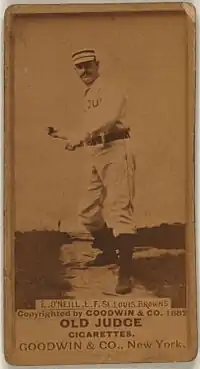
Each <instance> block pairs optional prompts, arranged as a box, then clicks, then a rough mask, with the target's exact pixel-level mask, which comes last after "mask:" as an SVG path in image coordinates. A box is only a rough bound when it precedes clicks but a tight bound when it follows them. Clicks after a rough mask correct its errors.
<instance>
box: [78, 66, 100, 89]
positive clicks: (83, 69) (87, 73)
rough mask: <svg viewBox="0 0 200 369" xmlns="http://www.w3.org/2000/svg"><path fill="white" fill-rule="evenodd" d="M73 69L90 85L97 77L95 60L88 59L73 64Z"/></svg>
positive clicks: (97, 68) (97, 67)
mask: <svg viewBox="0 0 200 369" xmlns="http://www.w3.org/2000/svg"><path fill="white" fill-rule="evenodd" d="M75 70H76V72H77V73H78V75H79V77H80V78H81V80H82V81H83V82H84V83H85V84H86V85H87V86H90V85H91V84H92V83H93V82H94V81H95V80H96V78H97V77H98V75H99V74H98V71H99V63H98V62H97V61H96V60H90V61H86V62H82V63H79V64H75Z"/></svg>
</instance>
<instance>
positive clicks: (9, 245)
mask: <svg viewBox="0 0 200 369" xmlns="http://www.w3.org/2000/svg"><path fill="white" fill-rule="evenodd" d="M12 21H13V14H12V13H11V12H8V13H7V14H6V17H5V21H4V326H5V329H4V355H5V359H6V361H7V362H9V360H10V359H11V357H12V352H13V351H14V349H13V348H14V347H15V318H14V268H13V265H14V229H15V227H14V210H15V205H14V181H13V179H14V165H13V164H14V157H13V155H14V147H13V143H14V141H13V124H14V120H13V92H14V91H13V70H14V69H13V68H12V60H13V59H12V57H11V56H12V52H13V50H12V48H13V42H12V32H11V29H12Z"/></svg>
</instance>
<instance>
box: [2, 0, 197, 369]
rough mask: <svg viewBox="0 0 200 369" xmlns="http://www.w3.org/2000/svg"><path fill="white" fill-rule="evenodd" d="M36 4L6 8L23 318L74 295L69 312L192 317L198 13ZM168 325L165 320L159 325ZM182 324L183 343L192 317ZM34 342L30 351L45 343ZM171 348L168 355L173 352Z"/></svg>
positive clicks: (17, 304)
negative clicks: (191, 119) (193, 67)
mask: <svg viewBox="0 0 200 369" xmlns="http://www.w3.org/2000/svg"><path fill="white" fill-rule="evenodd" d="M168 5H169V4H168ZM61 7H62V6H61ZM146 7H147V6H146ZM148 7H150V5H148ZM36 8H37V6H36V7H35V8H34V6H33V7H32V10H31V11H29V8H28V6H27V7H26V6H25V7H24V8H23V6H22V7H21V8H20V7H17V6H16V8H15V7H13V9H12V8H11V10H10V11H11V13H12V12H13V13H14V16H13V14H12V17H11V18H12V22H10V23H9V27H10V33H11V36H10V37H11V38H10V46H9V53H10V54H9V55H13V58H12V61H10V64H9V65H10V71H11V72H10V73H11V77H10V78H11V82H10V83H11V84H12V87H10V88H11V89H10V90H9V91H11V92H10V94H12V98H11V100H12V127H11V128H10V130H11V131H10V132H12V133H11V136H10V137H11V141H10V145H11V146H12V150H11V151H12V152H11V154H10V157H11V158H12V175H11V181H12V196H13V197H12V199H13V202H12V203H11V208H12V231H14V233H13V240H14V242H13V264H12V265H13V270H14V274H13V281H14V287H13V288H14V289H13V299H14V311H15V313H16V314H18V315H17V319H18V320H19V321H21V320H23V319H21V320H20V318H21V317H26V315H24V316H23V314H22V312H23V311H25V312H26V314H27V317H28V316H29V315H30V313H29V311H36V312H37V309H38V303H40V308H41V307H42V308H44V307H46V308H47V306H48V308H49V309H50V308H53V307H54V302H55V301H57V302H56V304H57V305H56V306H57V308H63V306H64V305H62V303H63V302H65V303H64V304H68V302H69V305H65V307H66V306H68V307H70V308H71V309H74V308H77V307H78V306H79V305H77V304H78V302H77V301H84V307H86V305H87V303H89V304H90V300H95V301H99V302H100V305H99V308H100V307H102V306H104V305H105V306H107V307H111V305H110V304H113V305H112V308H113V307H114V306H118V307H119V306H120V302H121V301H126V304H127V305H123V304H124V303H123V304H122V306H124V307H125V306H126V307H130V306H133V305H130V304H131V303H132V304H133V301H140V304H141V301H146V304H147V305H145V303H144V305H143V307H147V306H148V301H162V303H158V304H157V303H155V305H154V306H155V307H157V308H158V307H159V308H160V307H164V306H165V304H168V303H169V305H168V307H170V309H172V310H168V312H167V313H166V314H168V315H169V316H170V317H171V316H172V315H173V314H174V315H177V316H179V313H171V311H176V312H177V311H181V313H180V315H182V316H183V315H185V314H186V313H185V311H186V309H187V307H188V304H187V283H188V282H187V281H188V279H187V275H188V274H187V273H188V271H187V270H188V269H187V258H188V257H189V256H188V255H189V254H187V252H188V251H187V250H188V248H187V242H188V238H187V237H188V236H187V232H188V225H189V222H190V220H189V219H191V218H190V216H192V215H191V212H192V206H193V203H192V201H191V196H190V195H188V191H189V190H188V188H189V186H190V185H188V181H189V180H190V179H189V178H193V172H192V167H190V169H188V155H189V154H188V153H189V150H190V147H189V146H188V145H189V144H188V142H189V138H188V137H191V135H192V129H193V128H192V123H191V124H190V125H189V123H188V113H187V111H188V110H187V106H188V105H187V104H188V86H189V83H188V47H189V46H188V37H189V36H188V34H189V31H188V27H192V25H193V24H194V19H192V17H194V13H193V11H194V9H193V8H191V7H190V6H189V5H188V7H187V5H185V7H184V4H178V3H177V4H176V6H175V4H173V5H171V8H170V5H169V9H167V8H166V9H164V5H163V7H161V8H162V9H160V10H159V9H158V10H156V8H155V10H153V11H150V10H149V9H146V10H145V6H144V9H143V8H142V7H141V11H133V12H131V11H128V10H127V11H126V7H125V10H124V11H123V10H122V11H120V10H119V9H118V10H117V11H116V12H115V9H113V10H112V9H110V10H108V9H107V11H105V12H103V11H102V10H99V11H97V12H94V11H92V10H91V11H90V10H88V9H89V7H88V8H87V7H86V8H85V10H84V11H83V12H78V11H77V8H76V7H75V11H73V9H72V10H71V11H70V10H69V11H68V12H65V10H62V11H61V10H60V8H59V6H57V9H58V8H59V9H58V11H55V12H53V11H50V12H48V10H46V11H45V10H44V9H42V6H41V9H40V7H38V8H37V9H36ZM108 8H109V6H108ZM111 8H112V7H111ZM158 8H159V6H158ZM38 9H39V10H38ZM123 9H124V8H123ZM153 9H154V8H153ZM189 23H191V25H189V26H188V24H189ZM190 45H191V44H190ZM190 91H191V90H190ZM191 93H192V92H191ZM189 130H190V133H189V136H188V132H189ZM190 165H191V164H190ZM188 170H190V172H188ZM189 173H190V174H189ZM188 204H189V205H188ZM190 225H191V223H190ZM191 237H192V236H191ZM191 240H192V238H191ZM191 245H192V244H191ZM191 247H192V246H191ZM49 301H51V303H50V305H48V304H49ZM67 301H68V302H67ZM59 303H60V304H61V305H59ZM101 304H103V305H101ZM106 304H107V305H106ZM159 304H160V305H159ZM97 305H98V304H97ZM97 305H91V306H93V309H95V306H97ZM136 305H137V304H136ZM81 306H82V305H81ZM105 306H104V307H105ZM138 306H139V305H138ZM141 306H142V305H141ZM97 307H98V306H97ZM19 311H20V314H21V315H19ZM94 311H95V310H94ZM103 311H104V310H103ZM156 311H159V309H158V310H156ZM152 314H153V315H156V314H158V315H159V314H160V313H159V312H158V313H151V312H150V313H147V315H152ZM86 315H87V311H86ZM97 315H98V314H97ZM132 315H134V313H133V312H132ZM160 315H162V314H160ZM98 318H101V316H100V317H98ZM106 318H107V316H106ZM154 318H155V317H154ZM154 318H153V319H154ZM149 319H150V318H149ZM169 319H171V318H169ZM173 319H174V322H175V319H176V318H173ZM182 319H183V317H182ZM83 320H84V319H83ZM86 320H87V319H86ZM118 320H119V319H118ZM136 320H137V319H136ZM163 320H164V318H163ZM145 321H146V320H145ZM26 323H27V320H26ZM31 323H32V324H34V322H33V321H32V322H31ZM140 323H141V322H139V320H138V322H136V321H133V322H131V323H130V324H133V325H134V324H135V325H136V326H137V324H140ZM20 324H21V323H20V322H18V325H19V326H18V329H19V327H20ZM49 324H50V322H49ZM62 324H63V326H62ZM68 324H71V323H69V322H68V320H66V321H65V322H64V321H62V323H61V326H62V328H64V327H65V328H66V327H68ZM72 324H73V323H72ZM80 324H86V322H85V323H84V322H82V323H80ZM87 324H89V322H87ZM98 324H99V325H98ZM105 324H107V327H109V324H110V325H111V324H112V323H111V321H108V322H107V323H105V321H104V320H102V319H99V320H98V321H96V323H95V326H96V327H98V326H99V327H100V328H102V326H103V327H104V329H105V326H106V325H105ZM115 324H118V323H116V321H115V322H114V327H115V328H114V329H116V327H117V326H116V325H115ZM120 324H121V323H120ZM141 324H143V323H141ZM145 324H146V323H145ZM157 324H158V325H159V323H157ZM171 324H172V325H173V324H174V323H167V318H166V317H165V323H164V326H165V327H166V326H167V325H171ZM178 324H179V323H178V322H175V324H174V327H173V328H172V329H174V332H175V329H177V326H178ZM22 325H23V329H25V319H24V320H23V323H22ZM125 325H126V324H125ZM150 326H151V325H150ZM183 326H184V327H183V328H182V330H181V331H180V336H181V337H186V336H187V333H186V328H185V327H186V324H185V320H184V324H183ZM49 327H50V325H49ZM75 327H76V326H75ZM157 328H158V327H157ZM30 329H31V328H30ZM49 329H50V328H49ZM151 329H152V328H151ZM169 329H170V328H169ZM145 330H148V328H145ZM65 331H66V330H65ZM157 331H158V329H157ZM24 332H26V330H24ZM166 332H167V331H166ZM141 334H142V333H141ZM148 334H150V333H149V331H148ZM174 334H175V333H173V334H172V338H173V339H174ZM166 335H167V333H166ZM169 335H170V333H169ZM28 336H30V335H29V334H28ZM136 336H137V335H136ZM29 338H30V337H29ZM184 342H185V341H184ZM23 344H24V343H22V346H20V347H26V346H23ZM134 345H135V343H134ZM160 345H161V344H160ZM29 346H30V345H29ZM29 346H27V347H29ZM158 346H159V345H158V344H157V349H159V348H162V347H161V346H160V347H158ZM30 347H35V348H34V349H33V348H32V349H30V350H29V349H27V348H26V349H24V351H25V354H27V351H31V354H32V355H33V351H34V352H35V351H37V347H36V346H30ZM45 347H46V346H45ZM106 347H107V346H106ZM176 347H177V346H176ZM179 347H181V349H184V348H185V347H186V346H185V344H183V342H182V343H181V344H180V346H179ZM129 348H130V347H129ZM132 348H133V347H132ZM181 349H180V350H179V353H177V355H180V356H181V355H182V354H181V352H182V351H181ZM20 350H21V348H20ZM41 350H42V349H41ZM41 350H40V351H41ZM155 350H156V348H155ZM22 351H23V349H22ZM94 351H95V350H94ZM161 351H162V350H161ZM172 351H173V350H171V351H170V350H169V353H167V354H166V347H165V350H164V349H163V351H162V352H161V354H160V355H161V357H162V358H163V357H164V359H165V358H167V359H170V358H172V357H173V353H172ZM95 352H96V351H95ZM97 352H98V350H97ZM104 352H105V351H104ZM106 352H107V351H106ZM152 352H154V351H152ZM39 354H42V353H41V352H39ZM74 355H75V354H74ZM99 355H100V354H99ZM112 355H113V356H112V360H113V361H114V362H115V359H116V358H117V357H118V356H116V357H115V356H114V352H113V353H112ZM146 355H147V354H146ZM162 355H163V356H162ZM170 355H171V356H170ZM174 355H176V353H175V354H174ZM88 356H89V354H88ZM88 356H87V358H88ZM122 356H123V355H122ZM130 356H131V354H130ZM152 356H153V357H154V358H155V354H152ZM41 357H42V356H41ZM97 357H98V355H97ZM138 358H139V359H138V360H139V361H140V360H142V359H141V356H140V353H138ZM143 358H144V359H145V354H143ZM24 360H25V359H24ZM27 360H28V359H27ZM42 360H43V359H42ZM52 360H53V359H52ZM84 360H85V359H83V362H85V361H84ZM91 360H92V359H91ZM147 360H148V359H147ZM89 361H90V359H89ZM97 361H98V360H97ZM27 362H28V361H27ZM41 362H42V361H41ZM86 362H87V360H86ZM25 363H26V360H25ZM33 363H34V362H33ZM52 363H53V364H55V361H52ZM56 363H57V362H56Z"/></svg>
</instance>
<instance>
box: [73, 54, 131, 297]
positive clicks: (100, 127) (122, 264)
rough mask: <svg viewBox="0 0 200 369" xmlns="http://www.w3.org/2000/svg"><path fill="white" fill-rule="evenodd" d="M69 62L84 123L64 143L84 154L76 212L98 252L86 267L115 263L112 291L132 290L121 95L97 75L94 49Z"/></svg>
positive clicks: (126, 134)
mask: <svg viewBox="0 0 200 369" xmlns="http://www.w3.org/2000/svg"><path fill="white" fill-rule="evenodd" d="M72 60H73V63H74V68H75V70H76V72H77V73H78V75H79V77H80V78H81V80H82V81H83V82H84V84H85V86H86V89H85V93H84V123H83V125H82V127H81V128H80V130H79V133H78V135H75V136H74V137H71V138H69V140H68V145H69V146H68V147H69V148H71V149H75V148H76V147H77V146H79V145H80V144H83V145H84V146H85V147H86V148H87V150H89V152H90V156H91V162H92V164H91V171H90V172H91V176H90V179H89V183H88V188H87V194H86V196H85V198H84V203H83V204H82V208H81V210H80V214H79V215H80V217H81V220H82V223H83V225H84V226H85V227H86V229H87V230H88V231H89V232H91V234H92V236H93V238H94V242H93V247H95V248H99V249H100V250H101V253H99V254H98V255H97V257H96V259H95V260H93V261H92V263H90V265H96V266H101V265H107V264H111V263H117V262H119V277H118V283H117V286H116V292H117V293H120V294H126V293H129V292H130V291H131V288H132V286H131V282H132V281H131V273H132V249H133V237H132V235H133V234H134V233H135V226H134V220H133V213H134V211H133V197H134V170H135V167H134V159H133V156H132V154H131V151H130V148H129V138H130V129H129V127H127V125H126V117H125V113H126V104H127V96H126V95H125V94H124V93H123V92H122V91H121V90H120V89H119V88H118V87H116V86H113V85H111V84H108V82H106V81H103V79H102V78H100V75H99V61H98V60H97V56H96V53H95V50H86V49H84V50H80V51H77V52H75V53H74V54H73V55H72ZM105 199H106V202H107V204H108V207H109V227H108V225H107V221H106V219H105V216H104V215H103V205H104V202H105ZM116 250H118V254H117V253H116ZM118 258H119V259H118Z"/></svg>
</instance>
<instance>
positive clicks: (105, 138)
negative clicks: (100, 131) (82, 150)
mask: <svg viewBox="0 0 200 369" xmlns="http://www.w3.org/2000/svg"><path fill="white" fill-rule="evenodd" d="M125 138H130V133H129V130H126V131H122V132H120V131H118V132H112V133H107V134H105V135H102V136H97V137H95V138H92V139H91V140H89V141H88V142H87V144H88V145H89V146H95V145H99V144H103V143H109V142H112V141H116V140H123V139H125Z"/></svg>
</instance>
